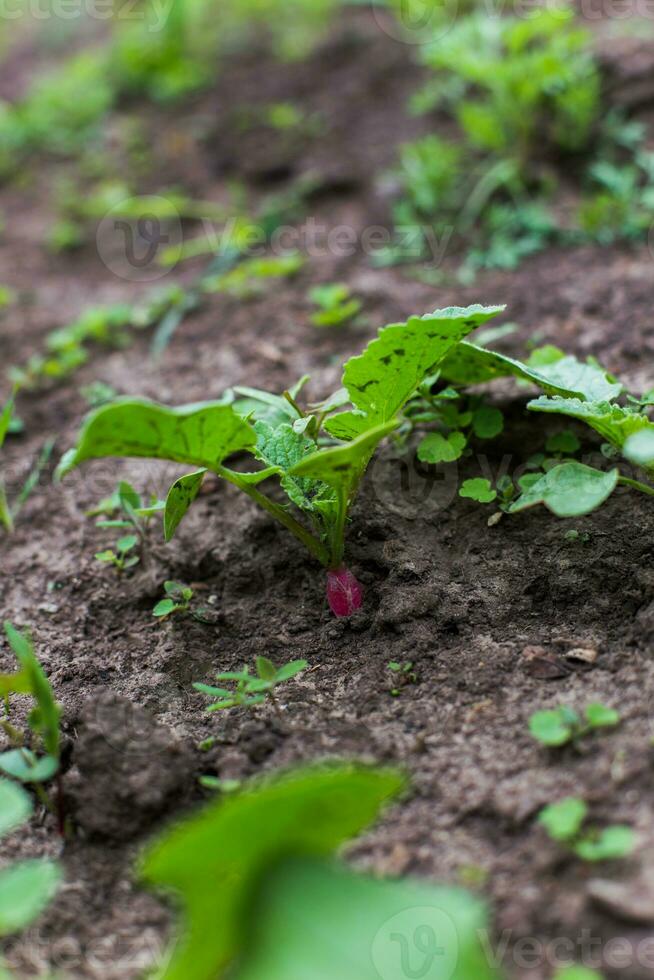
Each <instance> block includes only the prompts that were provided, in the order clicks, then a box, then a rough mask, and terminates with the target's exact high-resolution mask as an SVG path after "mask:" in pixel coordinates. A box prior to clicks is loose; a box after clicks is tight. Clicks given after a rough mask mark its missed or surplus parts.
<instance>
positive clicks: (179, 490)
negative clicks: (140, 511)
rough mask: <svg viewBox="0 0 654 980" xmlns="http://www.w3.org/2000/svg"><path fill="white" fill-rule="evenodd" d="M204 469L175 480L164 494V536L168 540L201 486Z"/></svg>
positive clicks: (172, 535)
mask: <svg viewBox="0 0 654 980" xmlns="http://www.w3.org/2000/svg"><path fill="white" fill-rule="evenodd" d="M206 472H207V471H206V469H205V468H202V469H201V470H194V471H193V473H186V474H185V475H184V476H180V477H179V479H178V480H175V482H174V483H173V485H172V486H171V488H170V490H169V491H168V494H167V496H166V508H165V510H164V538H165V540H166V541H170V540H171V539H172V538H173V537H174V534H175V531H176V530H177V528H178V527H179V525H180V524H181V522H182V520H183V518H184V516H185V515H186V513H187V511H188V509H189V507H190V506H191V504H192V503H193V501H194V500H195V498H196V497H197V495H198V494H199V492H200V488H201V487H202V481H203V480H204V476H205V473H206Z"/></svg>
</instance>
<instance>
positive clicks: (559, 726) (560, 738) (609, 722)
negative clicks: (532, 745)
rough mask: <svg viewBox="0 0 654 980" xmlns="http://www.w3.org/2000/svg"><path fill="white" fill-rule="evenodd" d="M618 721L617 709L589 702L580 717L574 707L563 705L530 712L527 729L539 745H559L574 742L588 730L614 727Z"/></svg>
mask: <svg viewBox="0 0 654 980" xmlns="http://www.w3.org/2000/svg"><path fill="white" fill-rule="evenodd" d="M619 724H620V715H619V714H618V712H617V711H615V710H614V709H613V708H607V707H606V706H605V705H603V704H589V705H588V707H587V708H586V710H585V711H584V716H583V718H582V717H581V716H580V715H579V714H578V712H576V711H575V710H574V709H573V708H568V707H567V706H565V705H562V706H561V707H560V708H555V709H554V710H553V711H537V712H536V713H535V714H533V715H532V716H531V718H530V719H529V731H530V732H531V734H532V735H533V736H534V738H535V739H536V740H537V741H538V742H540V743H541V745H547V746H551V747H554V746H557V747H558V746H561V745H568V744H569V743H570V742H577V741H578V740H579V739H580V738H583V737H584V736H585V735H589V734H590V733H591V732H596V731H600V730H601V729H603V728H615V727H616V725H619Z"/></svg>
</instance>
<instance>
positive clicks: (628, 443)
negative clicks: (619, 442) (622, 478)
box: [622, 426, 654, 470]
mask: <svg viewBox="0 0 654 980" xmlns="http://www.w3.org/2000/svg"><path fill="white" fill-rule="evenodd" d="M622 455H623V456H624V458H625V459H628V460H629V462H630V463H635V464H636V466H644V467H645V468H646V469H652V470H654V426H652V427H649V426H648V427H647V428H646V429H645V428H643V429H641V430H640V431H639V432H635V433H634V434H633V435H631V436H628V437H627V439H625V442H624V445H623V447H622Z"/></svg>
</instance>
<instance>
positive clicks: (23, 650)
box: [4, 621, 61, 759]
mask: <svg viewBox="0 0 654 980" xmlns="http://www.w3.org/2000/svg"><path fill="white" fill-rule="evenodd" d="M4 627H5V633H6V635H7V639H8V640H9V645H10V646H11V648H12V650H13V651H14V653H15V654H16V657H17V658H18V661H19V663H20V665H21V667H22V673H24V674H25V676H26V677H27V679H28V681H29V692H30V694H31V695H32V697H33V698H34V700H35V701H36V704H37V707H38V714H37V713H36V712H32V714H31V715H30V725H31V727H32V729H33V730H34V731H35V732H36V733H37V734H38V735H40V736H41V738H42V739H43V745H44V746H45V749H46V751H47V752H48V754H49V755H53V756H55V757H56V758H57V759H58V758H59V718H60V715H61V708H60V707H59V705H58V704H57V702H56V701H55V698H54V694H53V692H52V687H51V685H50V681H49V680H48V678H47V677H46V675H45V672H44V670H43V668H42V667H41V664H40V663H39V661H38V660H37V658H36V656H35V654H34V648H33V646H32V641H31V638H30V635H29V633H28V632H27V631H26V630H25V631H23V632H20V631H19V630H17V629H16V628H15V627H14V626H12V624H11V623H10V622H8V621H5V624H4Z"/></svg>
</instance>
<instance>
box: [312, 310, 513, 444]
mask: <svg viewBox="0 0 654 980" xmlns="http://www.w3.org/2000/svg"><path fill="white" fill-rule="evenodd" d="M503 309H504V307H502V306H488V307H485V306H469V307H467V308H465V309H464V308H461V307H450V308H449V309H445V310H436V311H435V312H434V313H430V314H427V315H426V316H423V317H417V316H414V317H411V318H410V319H409V320H407V321H406V323H394V324H391V325H389V326H387V327H384V328H382V330H380V331H379V336H378V337H377V339H376V340H373V341H371V342H370V343H369V344H368V346H367V347H366V349H365V350H364V351H363V353H362V354H360V355H359V356H358V357H353V358H351V359H350V360H349V361H348V362H347V364H346V365H345V370H344V372H343V385H344V387H345V388H347V390H348V392H349V395H350V399H351V401H352V404H353V405H354V407H355V409H356V411H355V412H345V413H342V414H341V415H335V416H332V417H331V418H330V419H327V421H326V423H325V428H326V429H327V431H328V432H329V433H330V434H331V435H333V436H336V437H337V438H353V437H354V436H355V435H356V434H358V433H360V432H362V431H363V430H364V429H365V428H369V427H370V426H371V425H373V424H379V423H383V422H388V421H389V420H390V419H392V418H393V417H394V416H395V415H397V413H398V412H399V411H401V409H402V408H403V407H404V405H405V404H406V402H407V401H408V400H409V398H410V397H411V396H412V395H413V393H414V392H415V391H416V389H417V388H418V387H419V385H420V384H421V383H422V382H423V380H424V379H425V378H426V377H427V376H428V375H430V374H433V372H434V370H435V369H436V368H437V367H438V365H439V364H440V363H441V362H442V361H443V359H444V358H445V357H446V356H447V354H448V353H449V352H450V351H451V350H452V348H454V347H455V345H456V344H457V343H459V341H461V340H462V339H463V337H465V336H466V335H467V334H468V333H470V332H471V331H472V330H475V329H476V328H477V327H478V326H480V325H481V324H482V323H485V322H486V321H487V320H489V319H490V318H491V317H494V316H497V314H498V313H501V312H502V310H503Z"/></svg>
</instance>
